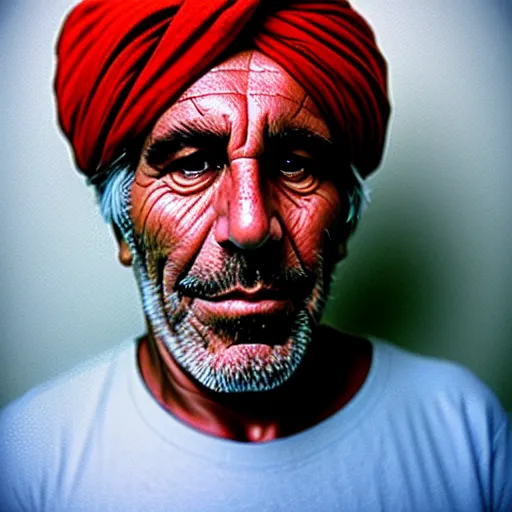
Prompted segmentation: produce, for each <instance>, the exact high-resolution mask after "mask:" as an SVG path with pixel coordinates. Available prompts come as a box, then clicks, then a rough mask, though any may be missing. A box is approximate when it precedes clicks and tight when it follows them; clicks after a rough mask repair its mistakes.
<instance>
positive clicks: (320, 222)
mask: <svg viewBox="0 0 512 512" xmlns="http://www.w3.org/2000/svg"><path fill="white" fill-rule="evenodd" d="M337 199H338V195H337V193H336V192H333V193H331V194H325V196H324V194H322V195H319V194H315V196H312V197H308V198H304V199H303V200H302V202H301V207H300V208H295V209H293V210H290V211H289V213H288V215H287V218H286V220H285V223H286V224H287V226H288V230H289V232H290V236H291V238H292V240H293V241H294V243H295V246H296V248H297V250H298V252H299V254H300V258H301V260H302V262H303V263H304V264H305V265H306V266H307V267H308V268H309V269H313V268H314V267H315V266H316V264H317V262H318V258H319V255H325V254H324V253H325V251H330V250H331V249H332V248H333V246H334V245H335V243H336V240H337V231H338V230H339V222H340V219H339V216H340V210H341V208H340V204H339V201H338V200H337Z"/></svg>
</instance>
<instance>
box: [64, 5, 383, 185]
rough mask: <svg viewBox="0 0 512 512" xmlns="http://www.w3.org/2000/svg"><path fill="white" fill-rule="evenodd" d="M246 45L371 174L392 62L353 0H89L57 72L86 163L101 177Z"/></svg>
mask: <svg viewBox="0 0 512 512" xmlns="http://www.w3.org/2000/svg"><path fill="white" fill-rule="evenodd" d="M247 48H254V49H256V50H258V51H260V52H262V53H264V54H265V55H267V56H268V57H270V58H271V59H273V60H274V61H275V62H276V63H277V64H279V65H281V66H282V67H283V68H284V69H285V70H286V71H287V72H288V73H289V74H290V75H291V76H292V77H293V78H294V79H295V80H296V81H297V82H298V83H299V84H300V85H302V87H303V88H304V89H305V90H306V91H307V93H308V94H309V95H310V96H311V98H312V99H313V100H314V102H315V103H316V105H317V106H318V107H319V109H320V111H321V112H322V115H323V116H324V119H325V120H326V122H327V123H328V125H329V127H330V129H331V130H333V131H334V133H339V134H340V136H341V137H342V138H343V139H344V141H345V142H346V147H347V148H348V150H349V151H350V159H351V161H352V163H353V164H354V165H355V166H356V167H357V169H358V170H359V172H360V173H361V174H362V175H363V176H366V175H367V174H369V173H370V172H371V171H372V170H374V169H375V168H376V167H377V165H378V164H379V162H380V159H381V156H382V150H383V144H384V140H385V133H386V126H387V120H388V116H389V103H388V97H387V77H386V63H385V61H384V59H383V57H382V55H381V54H380V52H379V50H378V48H377V46H376V43H375V39H374V36H373V32H372V30H371V29H370V27H369V26H368V24H367V23H366V22H365V21H364V20H363V18H362V17H361V16H360V15H359V14H357V13H356V12H355V11H354V10H353V9H352V8H351V7H350V5H349V3H348V2H346V1H344V0H83V1H82V2H81V3H80V4H78V5H77V6H76V7H75V8H74V9H73V10H72V11H71V13H70V14H69V16H68V17H67V19H66V21H65V23H64V25H63V28H62V32H61V35H60V38H59V40H58V44H57V71H56V77H55V92H56V98H57V107H58V114H59V120H60V124H61V127H62V130H63V131H64V133H65V135H66V136H67V138H68V139H69V141H70V143H71V145H72V148H73V151H74V154H75V160H76V163H77V165H78V167H79V168H80V169H81V170H82V171H83V172H84V173H85V174H86V175H88V176H92V175H94V174H96V173H97V172H98V171H99V170H101V168H102V167H104V166H105V165H107V164H108V163H110V162H111V161H112V160H113V159H114V158H116V157H117V156H118V155H119V154H120V153H121V152H122V151H123V150H125V149H126V148H130V145H131V144H132V143H133V142H134V141H136V140H140V137H141V136H145V135H147V134H148V133H149V132H150V130H151V128H152V127H153V125H154V123H155V122H156V121H157V119H158V118H159V117H160V116H161V115H162V114H163V113H164V112H165V111H166V110H167V109H168V108H169V107H170V106H171V105H172V104H173V103H174V102H175V101H176V100H177V99H178V97H179V96H180V95H181V94H182V93H183V92H184V91H185V89H187V88H188V87H189V86H190V85H191V84H192V83H193V82H194V81H196V80H197V79H198V78H199V77H200V76H201V75H203V74H204V73H205V72H207V71H208V70H209V69H210V68H211V67H213V66H214V65H216V64H218V63H219V59H221V58H227V56H229V55H230V54H232V53H235V52H236V51H237V50H239V49H247Z"/></svg>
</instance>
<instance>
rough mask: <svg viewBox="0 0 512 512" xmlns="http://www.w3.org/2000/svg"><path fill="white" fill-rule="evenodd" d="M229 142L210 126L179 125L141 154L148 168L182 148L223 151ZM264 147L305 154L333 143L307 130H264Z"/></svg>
mask: <svg viewBox="0 0 512 512" xmlns="http://www.w3.org/2000/svg"><path fill="white" fill-rule="evenodd" d="M229 139H230V133H229V132H228V131H227V130H226V128H224V129H222V127H220V126H218V125H215V124H212V125H206V124H203V125H201V124H200V125H198V124H197V122H196V121H194V124H193V125H191V124H186V123H180V125H178V126H176V127H173V128H171V129H170V130H169V131H168V132H167V133H165V134H164V135H162V136H159V137H158V138H155V139H154V140H152V141H151V142H150V144H149V146H148V147H147V148H146V149H145V150H144V158H145V159H146V161H147V163H148V164H149V165H151V166H155V165H159V164H161V163H162V162H165V161H166V160H167V159H168V158H169V157H170V156H171V155H172V154H173V153H176V152H177V151H179V150H180V149H183V148H185V147H196V148H198V149H204V148H212V149H219V150H224V149H226V147H227V145H228V143H229ZM264 139H265V141H264V144H265V145H267V144H269V145H273V146H276V147H279V146H281V144H282V143H288V144H289V146H290V147H295V148H296V149H302V148H303V149H306V150H308V149H309V150H318V151H321V150H323V149H325V150H327V149H330V148H332V141H331V140H330V139H329V138H327V137H325V136H323V135H321V134H320V133H317V132H316V131H315V130H313V129H311V128H306V127H275V126H269V127H267V131H266V133H265V134H264Z"/></svg>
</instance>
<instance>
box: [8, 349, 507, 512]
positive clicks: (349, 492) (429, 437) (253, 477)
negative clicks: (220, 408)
mask: <svg viewBox="0 0 512 512" xmlns="http://www.w3.org/2000/svg"><path fill="white" fill-rule="evenodd" d="M372 344H373V357H372V364H371V368H370V372H369V374H368V377H367V379H366V381H365V383H364V384H363V386H362V387H361V389H360V390H359V391H358V393H357V394H356V395H355V396H354V397H353V399H352V400H351V401H350V402H349V403H348V404H347V405H346V406H345V407H343V408H342V409H341V410H340V411H338V412H337V413H335V414H334V415H332V416H331V417H330V418H328V419H327V420H325V421H323V422H321V423H320V424H318V425H316V426H314V427H312V428H310V429H308V430H307V431H304V432H301V433H299V434H295V435H292V436H290V437H286V438H281V439H277V440H275V441H270V442H264V443H243V442H236V441H231V440H227V439H220V438H216V437H213V436H209V435H207V434H204V433H201V432H199V431H196V430H194V429H192V428H190V427H189V426H187V425H185V424H184V423H182V422H180V421H179V420H177V419H176V418H174V417H173V416H172V415H170V414H169V413H168V412H166V411H164V410H163V409H162V408H161V407H160V406H159V405H158V403H157V402H156V401H155V400H154V399H153V397H152V396H151V395H150V393H149V391H148V390H147V389H146V387H145V384H144V382H143V380H142V378H141V376H140V374H139V371H138V368H137V362H136V346H135V342H134V341H133V340H131V341H130V342H126V343H124V344H122V345H121V346H120V347H118V348H116V349H114V350H111V351H109V352H108V353H106V354H103V355H102V356H100V357H98V358H96V359H94V360H93V361H90V362H89V363H87V364H86V365H82V366H81V367H79V368H77V369H76V370H74V371H72V372H70V373H68V374H66V375H65V376H63V377H60V378H58V379H56V380H53V381H51V382H50V383H48V384H45V385H43V386H39V387H38V388H36V389H34V390H33V391H31V392H29V393H27V394H26V395H24V396H23V397H21V398H20V399H18V400H17V401H15V402H13V403H11V404H10V405H9V406H7V407H6V408H5V409H4V410H3V411H2V412H1V414H0V510H1V511H8V512H11V511H17V510H25V511H31V512H39V511H48V512H60V511H62V512H73V511H78V510H81V511H101V512H106V511H123V512H130V511H151V512H155V511H200V512H209V511H222V512H224V511H236V512H239V511H254V512H256V511H257V512H264V511H272V512H274V511H286V512H289V511H298V512H302V511H312V512H329V511H335V510H343V511H370V512H376V511H389V512H400V511H412V512H423V511H425V512H427V511H428V512H436V511H439V512H457V511H460V512H476V511H480V510H482V511H491V510H492V511H503V512H505V511H506V512H510V511H511V510H512V436H511V429H510V425H509V423H508V418H507V415H506V414H505V412H504V411H503V409H502V407H501V406H500V404H499V402H498V400H497V398H496V397H495V396H494V395H493V394H492V392H491V391H489V389H488V388H487V387H485V386H484V385H483V384H482V383H481V382H480V381H479V380H478V379H476V378H475V377H474V376H473V375H472V374H471V373H470V372H468V371H467V370H465V369H463V368H461V367H459V366H457V365H455V364H452V363H447V362H441V361H437V360H433V359H429V358H425V357H420V356H416V355H412V354H410V353H408V352H406V351H404V350H401V349H398V348H396V347H393V346H391V345H389V344H387V343H384V342H380V341H372Z"/></svg>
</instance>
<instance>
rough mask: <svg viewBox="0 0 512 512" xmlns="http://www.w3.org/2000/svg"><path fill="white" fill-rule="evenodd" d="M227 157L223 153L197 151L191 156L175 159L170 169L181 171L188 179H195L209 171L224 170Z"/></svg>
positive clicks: (171, 170)
mask: <svg viewBox="0 0 512 512" xmlns="http://www.w3.org/2000/svg"><path fill="white" fill-rule="evenodd" d="M225 165H226V158H225V157H224V156H223V155H222V154H218V153H214V152H208V151H197V152H195V153H193V154H191V155H189V156H186V157H183V158H179V159H177V160H175V161H174V162H173V163H172V164H171V165H170V166H169V169H168V171H170V172H179V173H181V174H182V176H183V177H184V178H186V179H192V180H193V179H195V178H198V177H200V176H201V175H202V174H204V173H207V172H210V171H211V172H218V171H222V169H224V167H225Z"/></svg>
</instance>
